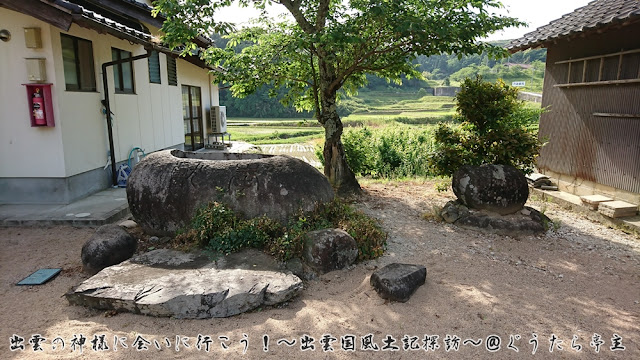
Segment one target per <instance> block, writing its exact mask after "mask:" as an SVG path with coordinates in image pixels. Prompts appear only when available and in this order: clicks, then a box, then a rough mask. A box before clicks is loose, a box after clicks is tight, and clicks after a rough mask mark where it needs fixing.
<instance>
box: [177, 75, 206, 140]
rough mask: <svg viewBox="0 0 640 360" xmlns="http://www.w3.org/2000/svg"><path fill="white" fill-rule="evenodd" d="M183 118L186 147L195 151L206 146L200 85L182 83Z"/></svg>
mask: <svg viewBox="0 0 640 360" xmlns="http://www.w3.org/2000/svg"><path fill="white" fill-rule="evenodd" d="M182 119H183V121H184V148H185V150H190V151H195V150H198V149H201V148H203V147H204V136H203V131H202V94H201V91H200V87H198V86H188V85H182Z"/></svg>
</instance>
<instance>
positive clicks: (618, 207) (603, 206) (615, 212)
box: [598, 201, 638, 218]
mask: <svg viewBox="0 0 640 360" xmlns="http://www.w3.org/2000/svg"><path fill="white" fill-rule="evenodd" d="M598 212H600V213H601V214H602V215H605V216H608V217H612V218H619V217H627V216H635V215H636V214H637V213H638V205H634V204H629V203H628V202H624V201H607V202H603V203H600V206H599V207H598Z"/></svg>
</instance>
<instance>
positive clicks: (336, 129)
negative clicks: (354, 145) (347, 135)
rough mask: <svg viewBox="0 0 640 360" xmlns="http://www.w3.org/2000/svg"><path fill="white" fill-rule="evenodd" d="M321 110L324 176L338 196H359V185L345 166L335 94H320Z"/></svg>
mask: <svg viewBox="0 0 640 360" xmlns="http://www.w3.org/2000/svg"><path fill="white" fill-rule="evenodd" d="M322 93H323V96H322V109H321V113H320V122H321V123H322V125H323V126H324V132H325V140H324V151H323V156H324V175H325V176H326V177H327V178H328V179H329V182H330V183H331V185H332V186H333V188H334V189H335V191H336V193H337V195H338V196H347V195H352V194H359V193H360V191H361V189H360V184H358V180H356V176H355V174H354V173H353V171H351V168H349V165H348V164H347V157H346V154H345V152H344V146H343V145H342V140H341V137H342V130H343V127H342V121H340V116H339V115H338V109H337V107H336V94H335V92H333V93H332V94H331V93H329V94H327V93H326V92H322Z"/></svg>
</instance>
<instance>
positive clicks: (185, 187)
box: [127, 150, 334, 235]
mask: <svg viewBox="0 0 640 360" xmlns="http://www.w3.org/2000/svg"><path fill="white" fill-rule="evenodd" d="M333 197H334V193H333V189H332V188H331V185H330V184H329V181H328V180H327V178H326V177H325V176H324V175H323V174H321V173H320V172H319V171H318V170H316V169H315V168H314V167H312V166H311V165H309V164H307V163H305V162H304V161H302V160H299V159H295V158H292V157H289V156H270V155H262V154H233V153H213V152H211V153H196V152H185V151H180V150H165V151H159V152H156V153H153V154H150V155H149V156H147V157H146V158H145V159H144V160H142V161H141V162H140V163H139V164H138V165H136V167H135V169H134V170H133V171H132V172H131V175H130V176H129V179H128V181H127V200H128V201H129V209H130V210H131V214H132V215H133V217H134V218H135V220H136V222H137V223H138V224H139V225H140V226H142V228H143V229H144V230H145V231H146V232H147V233H149V234H153V235H173V234H174V233H175V232H176V231H177V230H178V229H180V228H182V227H184V226H185V225H187V224H188V223H189V222H190V221H191V219H192V218H193V216H194V215H195V213H196V210H197V209H198V208H199V207H202V206H205V205H207V204H208V203H210V202H214V201H217V202H221V203H225V204H227V205H228V206H229V207H230V208H231V209H233V210H234V211H236V212H238V213H241V214H242V215H243V216H244V217H246V218H253V217H259V216H262V215H267V216H268V217H270V218H273V219H277V220H279V221H285V220H286V219H287V218H288V217H289V216H290V215H292V214H294V213H295V212H297V211H299V210H303V211H311V210H313V209H314V207H315V206H316V204H318V203H324V202H327V201H330V200H332V199H333Z"/></svg>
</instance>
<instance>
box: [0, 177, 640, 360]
mask: <svg viewBox="0 0 640 360" xmlns="http://www.w3.org/2000/svg"><path fill="white" fill-rule="evenodd" d="M364 188H365V191H366V192H365V195H364V196H363V197H362V198H361V199H360V200H359V201H358V206H359V207H360V208H361V209H362V210H363V211H365V212H367V213H368V214H370V215H372V216H374V217H376V218H378V219H380V221H381V223H382V225H383V227H384V228H385V230H386V231H388V232H389V240H388V249H387V251H386V253H385V255H384V256H383V257H381V258H380V259H377V260H375V261H369V262H365V263H360V264H357V265H356V266H354V267H352V268H350V269H348V270H344V271H336V272H331V273H329V274H326V275H323V276H322V277H321V278H320V279H319V280H317V281H312V282H310V283H308V284H306V288H305V291H304V292H303V294H302V295H301V296H300V297H298V298H296V299H294V300H293V301H291V302H290V303H287V304H284V305H281V306H278V307H273V308H263V309H259V310H258V311H253V312H251V313H245V314H241V315H238V316H234V317H231V318H226V319H209V320H176V319H170V318H151V317H146V316H141V315H134V314H127V313H114V312H104V311H98V310H92V309H86V308H82V307H77V306H69V305H68V303H67V302H66V300H65V299H64V297H62V295H63V294H64V293H65V292H66V291H68V290H69V289H70V288H71V287H73V286H75V285H77V284H79V283H80V282H81V281H82V280H84V279H85V278H86V275H85V274H83V273H82V272H81V261H80V249H81V247H82V244H83V243H84V242H85V241H86V240H87V239H88V238H89V236H90V235H91V234H92V232H93V231H94V230H93V229H86V228H83V229H77V228H72V227H53V228H0V249H1V251H0V296H1V299H2V300H1V302H0V319H1V322H0V324H1V326H0V354H2V355H1V357H2V358H13V357H15V358H26V359H32V358H33V359H36V358H38V359H40V358H77V357H80V356H90V357H91V358H108V359H139V358H140V359H158V358H212V357H213V358H216V357H224V358H265V357H266V358H292V359H293V358H300V357H305V358H307V357H310V358H338V359H346V358H360V359H365V358H367V359H368V358H371V357H375V358H393V359H413V358H416V357H418V356H419V357H425V356H428V357H430V358H487V359H513V358H516V357H518V358H520V357H535V358H543V359H545V358H560V359H584V358H587V359H596V358H597V359H600V358H604V359H610V358H612V359H613V358H618V359H638V358H640V305H639V301H640V271H639V270H640V241H639V240H638V239H637V238H636V237H634V236H633V235H628V234H625V233H623V232H622V231H620V230H617V229H611V228H607V227H605V226H603V225H601V224H598V223H594V222H591V221H590V220H587V219H585V218H583V217H581V216H580V215H577V214H574V213H570V212H567V211H566V210H563V209H562V208H560V207H558V206H556V205H554V204H550V203H544V202H535V201H533V202H531V203H530V204H529V205H531V206H533V207H536V208H538V209H544V211H545V213H546V214H547V215H548V216H549V217H551V218H552V219H553V220H554V221H555V224H556V225H558V228H557V229H555V230H553V229H552V230H550V231H549V232H548V233H547V234H545V235H541V236H525V237H521V238H514V237H506V236H499V235H494V234H486V233H479V232H476V231H473V230H468V229H461V228H458V227H456V226H455V225H449V224H445V223H441V222H438V221H435V220H433V219H431V217H429V216H426V217H425V216H424V215H425V214H429V213H431V211H432V208H433V207H434V206H442V205H444V203H446V201H448V200H450V199H452V198H453V194H452V193H451V192H444V193H439V192H437V191H435V189H434V183H433V182H420V183H388V184H383V183H368V184H366V185H365V186H364ZM393 262H401V263H411V264H422V265H425V266H426V267H427V271H428V274H427V282H426V284H425V285H424V286H422V287H420V288H419V289H418V290H417V291H416V292H415V293H414V295H413V296H412V298H411V299H410V300H409V301H408V302H406V303H395V302H387V301H385V300H383V299H381V298H380V297H378V295H377V294H376V292H375V291H374V290H373V289H372V288H371V286H370V285H369V276H370V275H371V273H372V272H373V271H374V270H375V269H376V268H380V267H382V266H384V265H386V264H389V263H393ZM43 267H60V268H62V269H63V271H62V273H61V274H60V276H58V277H57V278H55V279H54V280H52V281H51V282H49V283H47V284H45V285H42V286H33V287H23V286H15V283H17V282H18V281H20V280H21V279H22V278H24V277H25V276H26V275H28V274H30V273H31V272H33V271H35V270H37V269H38V268H43ZM14 334H15V335H17V336H18V337H22V338H24V342H23V343H22V345H24V346H25V350H24V351H15V352H12V351H10V347H11V339H12V338H14ZM35 335H40V336H41V337H44V338H46V340H45V341H44V342H42V343H40V345H41V346H42V351H34V350H33V343H34V341H33V339H34V338H36V337H35ZM81 335H82V336H83V337H85V338H86V342H85V344H84V346H83V350H82V351H83V352H82V354H81V353H80V349H79V347H78V346H76V347H75V350H74V349H73V345H74V344H73V339H74V338H75V339H80V338H81ZM101 335H104V339H105V343H106V345H107V346H108V347H109V349H108V350H106V351H95V350H93V349H92V345H93V344H92V340H94V338H95V339H97V340H99V339H100V336H101ZM199 335H201V336H200V340H201V341H200V344H198V338H199ZM265 335H268V337H269V341H268V351H266V352H265V346H264V336H265ZM324 335H329V336H328V337H327V338H328V339H330V340H332V339H336V340H335V341H330V342H329V344H330V345H331V346H332V347H333V349H334V351H333V352H325V351H323V344H322V342H321V339H322V338H323V337H324ZM350 336H354V337H355V340H356V344H355V349H356V351H344V350H343V349H342V348H341V347H342V345H343V342H342V341H343V340H344V341H345V343H344V344H345V345H348V340H349V339H350ZM176 337H178V339H179V341H178V342H176ZM56 338H59V339H58V340H54V339H56ZM125 338H126V339H125ZM310 338H313V342H310V341H309V340H310ZM369 338H371V339H372V340H373V342H374V343H375V344H376V345H377V346H378V348H379V351H368V350H363V341H364V342H365V343H366V341H367V339H369ZM617 338H620V344H615V339H617ZM403 339H404V341H403ZM456 339H459V347H458V348H457V349H456V348H455V346H454V345H455V344H456ZM60 340H63V341H64V348H62V342H61V341H60ZM114 340H117V341H114ZM135 340H138V341H137V342H136V341H135ZM143 340H146V341H148V343H145V342H144V341H143ZM209 340H211V343H209ZM244 340H246V341H248V343H247V344H248V345H247V349H246V353H244V354H243V352H244V350H245V349H244V346H245V343H244ZM284 340H286V341H287V342H288V343H291V342H293V341H294V340H295V344H294V345H291V346H288V345H287V343H285V341H284ZM304 340H307V341H304ZM393 340H395V342H393ZM536 340H537V344H538V346H537V348H536V349H535V355H533V354H532V352H533V351H534V345H535V342H536ZM599 340H601V341H602V344H601V345H600V347H599V352H596V350H595V347H596V346H597V345H598V344H599V343H600V341H599ZM30 341H31V342H30ZM498 341H499V344H498ZM114 342H115V345H116V346H114ZM510 342H511V344H510ZM123 343H124V344H125V345H127V346H128V347H127V348H124V347H123ZM385 343H386V344H387V348H393V347H394V346H396V347H398V348H399V349H398V351H387V349H385V350H384V351H383V347H385ZM95 344H96V346H97V345H99V344H100V341H96V342H95ZM185 344H186V345H188V346H189V347H186V345H185ZM207 344H209V346H210V348H209V352H206V345H207ZM136 345H143V347H144V346H146V347H147V350H141V351H138V350H137V349H136ZM198 345H200V346H199V347H200V349H198ZM311 345H313V346H314V347H315V348H314V350H311V349H307V350H303V349H302V348H307V347H310V346H311ZM365 345H366V344H365ZM404 345H406V346H407V349H406V350H405V349H404V348H403V346H404ZM476 345H477V346H476ZM498 345H499V349H498V350H497V351H495V352H494V351H491V350H495V349H496V348H497V347H498ZM509 345H511V347H510V346H509ZM552 345H553V347H552ZM616 345H619V346H616ZM54 346H55V349H54ZM579 346H581V348H580V351H577V350H578V347H579ZM224 347H227V349H224ZM415 347H418V349H415V350H414V348H415ZM616 347H624V350H612V348H614V349H615V348H616ZM425 348H426V349H425ZM516 348H517V350H518V352H517V353H516V352H515V349H516ZM98 350H99V349H98ZM447 350H448V351H447ZM551 350H553V351H551Z"/></svg>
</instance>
